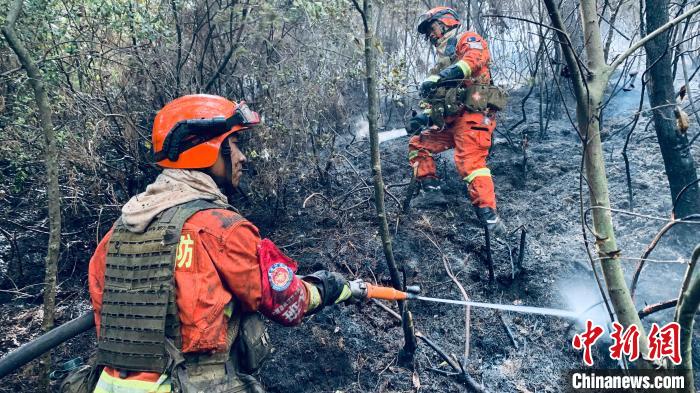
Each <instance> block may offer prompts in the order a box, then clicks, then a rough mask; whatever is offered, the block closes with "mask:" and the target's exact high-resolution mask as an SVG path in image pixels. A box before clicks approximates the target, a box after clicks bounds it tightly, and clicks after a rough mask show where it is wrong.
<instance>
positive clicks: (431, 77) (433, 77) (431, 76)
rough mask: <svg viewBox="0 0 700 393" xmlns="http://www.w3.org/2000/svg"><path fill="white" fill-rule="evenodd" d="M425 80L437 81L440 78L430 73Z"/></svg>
mask: <svg viewBox="0 0 700 393" xmlns="http://www.w3.org/2000/svg"><path fill="white" fill-rule="evenodd" d="M425 80H426V81H431V82H437V81H439V80H440V77H439V76H437V75H430V76H429V77H427V78H425Z"/></svg>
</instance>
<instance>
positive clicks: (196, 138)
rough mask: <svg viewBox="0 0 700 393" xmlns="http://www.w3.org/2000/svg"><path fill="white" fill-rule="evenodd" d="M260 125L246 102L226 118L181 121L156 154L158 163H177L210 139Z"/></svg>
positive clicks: (257, 117)
mask: <svg viewBox="0 0 700 393" xmlns="http://www.w3.org/2000/svg"><path fill="white" fill-rule="evenodd" d="M257 124H260V115H259V114H258V113H257V112H255V111H253V110H251V109H250V108H249V107H248V105H246V103H245V102H244V101H241V102H240V104H238V106H237V107H236V110H235V112H233V114H232V115H231V116H230V117H228V118H226V117H223V116H216V117H212V118H208V119H206V118H205V119H189V120H181V121H179V122H177V123H176V124H175V126H173V128H172V129H171V130H170V132H168V135H166V137H165V141H163V149H162V150H160V151H157V152H154V155H155V160H156V162H158V161H161V160H164V159H166V158H167V159H169V160H170V161H177V159H178V157H179V156H180V153H182V152H184V151H185V150H188V149H191V148H193V147H195V146H197V145H200V144H202V143H204V142H206V141H208V140H210V139H214V138H216V137H217V136H219V135H222V134H224V133H226V132H229V131H231V129H232V128H234V127H236V126H240V127H241V128H246V127H252V126H255V125H257Z"/></svg>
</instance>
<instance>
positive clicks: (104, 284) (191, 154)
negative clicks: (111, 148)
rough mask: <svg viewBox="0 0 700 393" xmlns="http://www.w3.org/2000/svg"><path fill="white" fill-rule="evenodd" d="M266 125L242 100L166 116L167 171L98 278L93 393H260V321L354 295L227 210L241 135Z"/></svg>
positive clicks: (183, 103)
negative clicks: (97, 370)
mask: <svg viewBox="0 0 700 393" xmlns="http://www.w3.org/2000/svg"><path fill="white" fill-rule="evenodd" d="M259 122H260V119H259V116H258V114H257V113H255V112H253V111H251V110H250V109H248V107H247V106H246V105H245V103H244V102H240V103H235V102H232V101H229V100H227V99H225V98H223V97H219V96H212V95H188V96H184V97H181V98H178V99H176V100H174V101H172V102H170V103H168V104H167V105H165V107H163V108H162V110H161V111H160V112H159V113H158V114H157V116H156V118H155V121H154V125H153V148H154V151H155V158H156V161H157V163H158V165H159V166H160V167H162V168H164V169H163V171H162V173H161V174H160V175H159V176H158V178H157V179H156V180H155V181H154V182H153V183H152V184H150V185H149V186H148V187H147V188H146V191H145V192H144V193H142V194H139V195H136V196H134V197H133V198H131V200H130V201H129V202H128V203H127V204H126V205H124V207H123V208H122V215H121V217H120V218H119V220H118V221H117V222H116V223H115V224H114V226H113V227H112V229H111V230H110V231H109V233H107V235H106V236H105V237H104V239H102V241H101V242H100V244H99V245H98V247H97V250H96V251H95V254H94V255H93V257H92V259H91V261H90V269H89V286H90V296H91V298H92V305H93V308H94V313H95V324H96V327H97V336H98V339H97V340H98V341H97V347H98V349H97V362H98V365H101V366H104V369H103V371H102V373H101V375H100V378H99V381H98V382H97V386H96V388H95V390H94V391H95V392H98V393H105V392H129V393H140V392H144V393H145V392H170V391H181V392H208V393H215V392H263V389H262V386H261V385H260V383H259V382H257V381H256V380H255V379H254V378H253V377H252V376H251V375H250V374H252V373H254V372H255V371H256V370H257V369H258V368H259V366H260V364H261V362H262V360H263V359H264V358H265V357H266V356H267V355H268V354H269V350H270V343H269V338H268V336H267V333H266V329H265V326H264V324H263V321H262V319H261V316H260V314H262V315H264V316H266V317H268V318H269V319H271V320H273V321H275V322H277V323H280V324H282V325H286V326H293V325H297V324H299V323H300V321H301V319H302V318H303V317H304V316H305V315H307V314H309V313H311V312H316V311H318V310H320V309H321V308H323V307H324V306H327V305H331V304H335V303H338V302H342V301H345V300H348V299H349V298H350V297H351V293H350V289H349V284H348V282H347V281H346V280H345V279H344V278H343V277H342V276H340V275H339V274H336V273H330V272H327V271H319V272H316V273H314V274H312V275H310V276H306V277H299V276H297V275H295V272H296V269H297V266H296V263H295V262H294V261H293V260H291V259H290V258H288V257H287V256H285V255H284V254H283V253H282V252H280V251H279V250H278V248H277V247H275V245H274V244H273V243H272V242H271V241H270V240H268V239H262V240H261V239H260V235H259V234H258V229H257V228H256V227H255V226H254V225H253V224H251V223H250V222H249V221H247V220H246V219H245V218H243V217H241V216H240V215H239V214H238V213H236V212H235V211H234V210H233V209H232V208H231V206H229V205H228V204H227V198H226V196H225V194H224V192H228V191H230V190H232V189H234V188H235V187H236V186H237V185H238V182H239V180H240V178H241V170H242V164H243V163H244V162H245V160H246V157H245V156H244V155H243V153H242V152H241V151H240V150H239V148H238V146H237V141H238V139H237V133H238V132H240V131H242V130H246V129H249V128H251V127H253V126H255V125H256V124H258V123H259Z"/></svg>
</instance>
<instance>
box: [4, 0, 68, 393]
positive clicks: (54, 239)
mask: <svg viewBox="0 0 700 393" xmlns="http://www.w3.org/2000/svg"><path fill="white" fill-rule="evenodd" d="M21 12H22V0H14V2H13V3H12V5H11V7H10V11H9V13H8V15H7V19H6V21H5V25H4V26H3V27H2V33H3V35H4V36H5V39H6V40H7V43H8V45H9V46H10V48H11V49H12V51H13V52H14V53H15V54H16V55H17V58H18V59H19V61H20V63H21V64H22V67H23V68H24V69H25V70H26V71H27V76H28V77H29V83H30V84H31V86H32V89H33V90H34V96H35V100H36V106H37V110H38V114H39V123H40V125H41V129H42V131H43V134H44V163H45V166H46V180H47V181H46V194H47V195H46V197H47V201H48V216H49V243H48V252H47V254H46V268H45V273H44V319H43V321H42V323H41V327H42V328H43V330H44V331H45V332H48V331H49V330H51V329H53V326H54V314H55V310H56V273H57V270H58V257H59V252H60V246H61V194H60V190H59V187H58V151H57V148H56V138H55V137H54V127H53V121H52V120H51V106H50V104H49V97H48V95H47V94H46V88H45V86H44V81H43V79H42V76H41V72H40V71H39V69H38V68H37V66H36V63H35V62H34V60H33V59H32V56H31V54H30V53H29V52H28V51H27V49H26V48H25V46H24V44H23V43H22V41H20V40H19V38H18V37H17V35H16V34H15V30H14V27H15V23H16V21H17V19H18V17H19V14H20V13H21ZM41 366H42V368H43V372H42V385H43V387H44V389H45V390H46V391H47V392H48V389H49V384H48V372H49V371H50V368H51V352H48V353H47V354H46V355H44V357H42V360H41Z"/></svg>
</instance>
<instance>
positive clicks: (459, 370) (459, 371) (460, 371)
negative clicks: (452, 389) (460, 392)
mask: <svg viewBox="0 0 700 393" xmlns="http://www.w3.org/2000/svg"><path fill="white" fill-rule="evenodd" d="M371 301H372V303H374V305H376V306H377V307H379V308H381V309H382V310H384V311H386V312H388V313H389V315H391V316H392V317H394V319H396V320H399V321H400V320H401V316H400V315H399V313H397V312H396V311H394V310H392V309H391V308H389V306H387V305H385V304H383V303H382V302H380V301H379V300H377V299H371ZM415 334H416V337H418V339H419V340H421V341H423V342H424V343H425V344H426V345H427V346H429V347H430V348H432V349H433V350H434V351H435V352H436V353H437V354H438V355H440V357H441V358H442V359H443V360H444V361H445V362H446V363H447V364H448V365H449V366H450V367H452V369H453V370H455V372H454V373H449V372H447V371H444V370H438V369H432V368H431V369H430V370H432V371H436V372H439V373H441V374H445V375H462V376H464V380H465V381H466V383H467V386H468V387H469V388H470V389H472V390H473V391H475V392H478V393H487V392H488V390H486V388H484V387H483V386H482V385H481V384H479V383H478V382H476V380H474V378H472V376H471V375H469V374H467V370H466V369H464V368H463V367H462V366H461V365H460V364H459V363H458V362H457V361H455V360H454V359H453V358H452V357H451V356H450V355H448V354H447V352H445V351H444V350H443V349H442V348H440V346H438V345H437V344H436V343H435V342H434V341H433V340H431V339H430V338H428V336H426V335H425V334H423V333H422V332H420V331H419V330H415Z"/></svg>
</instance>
